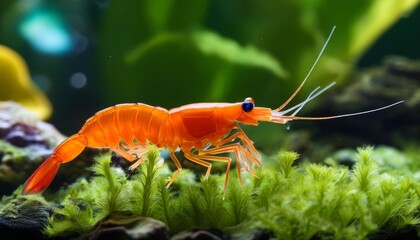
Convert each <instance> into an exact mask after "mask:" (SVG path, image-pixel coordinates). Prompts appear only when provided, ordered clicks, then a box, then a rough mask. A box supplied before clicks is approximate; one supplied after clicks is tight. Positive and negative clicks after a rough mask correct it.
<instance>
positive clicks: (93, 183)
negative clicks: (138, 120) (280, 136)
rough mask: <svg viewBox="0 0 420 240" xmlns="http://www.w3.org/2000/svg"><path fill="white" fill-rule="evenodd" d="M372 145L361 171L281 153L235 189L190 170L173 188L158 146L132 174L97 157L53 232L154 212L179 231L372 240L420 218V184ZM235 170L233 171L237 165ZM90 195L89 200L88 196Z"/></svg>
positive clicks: (362, 154)
mask: <svg viewBox="0 0 420 240" xmlns="http://www.w3.org/2000/svg"><path fill="white" fill-rule="evenodd" d="M372 155H374V156H375V159H377V158H380V155H378V154H377V153H376V152H375V151H374V150H373V149H372V148H370V147H366V148H361V149H358V153H357V157H358V160H357V162H356V164H355V166H354V167H353V170H348V169H347V168H344V167H340V166H337V165H335V166H327V165H321V164H313V163H304V164H301V165H294V164H293V162H294V160H296V159H297V157H298V156H297V154H296V153H293V152H286V151H281V152H280V153H279V154H277V155H276V156H275V157H274V158H273V161H274V162H273V163H272V166H273V167H270V168H268V167H263V168H262V169H261V170H259V171H258V172H257V173H258V175H259V178H254V177H253V176H251V175H249V174H244V175H243V185H240V184H239V181H238V179H237V177H235V174H232V176H231V178H230V181H229V186H228V189H227V192H226V193H224V192H223V180H224V176H223V175H211V176H210V178H209V179H208V181H205V180H203V179H201V183H194V184H191V175H192V173H191V172H189V171H188V170H185V172H184V173H183V174H181V175H180V177H179V179H177V181H175V183H174V185H173V186H171V187H170V188H169V189H168V188H166V182H167V179H168V177H169V176H171V173H170V172H169V171H167V168H166V167H165V165H162V164H160V160H159V154H158V149H156V148H154V147H152V148H151V150H150V151H149V152H148V154H147V156H146V160H145V162H144V163H143V164H142V165H141V166H140V167H139V171H140V173H139V174H137V175H136V176H134V177H131V178H128V177H127V176H126V175H125V174H124V173H123V171H121V170H120V169H118V168H113V167H110V166H109V159H110V156H109V155H103V156H100V157H98V158H96V164H95V166H94V167H93V170H94V172H95V174H96V175H95V176H94V177H92V179H90V180H88V181H86V180H82V181H79V182H78V183H75V184H74V185H72V186H70V187H69V188H68V190H67V195H65V196H64V197H62V199H65V200H62V201H63V202H64V203H62V205H61V207H59V208H57V209H56V210H55V214H54V216H53V217H51V218H50V221H49V225H48V226H47V228H46V233H47V234H48V235H50V236H57V235H63V234H64V235H65V234H69V233H71V232H77V233H80V234H82V233H88V232H89V231H91V230H92V229H93V228H95V226H97V224H99V223H100V222H101V221H103V220H104V219H105V218H106V219H108V220H109V219H112V218H116V217H120V216H121V215H122V214H123V215H129V216H147V217H152V218H156V219H159V220H161V221H163V222H165V223H166V224H167V225H168V226H169V228H170V229H171V230H172V231H175V232H178V231H182V230H186V229H190V228H217V229H221V230H224V231H227V232H232V233H234V232H241V231H242V232H243V231H250V229H256V228H259V229H266V230H268V231H271V232H272V233H273V234H274V235H275V236H276V237H278V238H283V239H289V238H290V239H311V238H314V237H318V238H320V239H324V238H343V239H364V238H367V237H368V236H371V235H372V234H374V233H377V232H378V231H381V230H384V231H387V232H396V231H399V230H401V229H402V228H406V227H409V226H412V227H417V226H418V225H419V223H420V219H419V218H418V215H419V209H420V208H419V207H420V195H419V193H420V184H419V183H417V182H416V180H415V179H414V178H413V177H412V176H411V175H403V174H400V173H396V172H395V170H394V171H388V170H387V168H384V167H381V166H380V165H379V164H377V162H376V160H374V158H373V157H372ZM232 172H233V171H232ZM80 199H83V200H80Z"/></svg>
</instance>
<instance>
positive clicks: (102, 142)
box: [79, 104, 167, 148]
mask: <svg viewBox="0 0 420 240" xmlns="http://www.w3.org/2000/svg"><path fill="white" fill-rule="evenodd" d="M166 116H167V110H165V109H162V108H157V107H152V106H149V105H146V104H120V105H116V106H113V107H109V108H107V109H105V110H102V111H100V112H98V113H96V114H95V115H94V116H93V117H91V118H90V119H89V120H87V121H86V123H85V125H84V126H83V127H82V129H81V130H80V132H79V133H80V134H82V135H84V136H85V137H86V139H87V142H88V147H111V148H116V147H119V146H120V142H121V141H123V142H124V144H125V145H126V147H129V148H130V147H134V145H135V144H145V143H146V142H147V140H149V141H150V142H152V143H154V144H158V139H159V133H160V131H159V129H160V127H161V126H162V125H163V123H164V120H165V118H166ZM162 130H163V129H162ZM134 139H135V143H134Z"/></svg>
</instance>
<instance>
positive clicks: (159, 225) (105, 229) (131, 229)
mask: <svg viewBox="0 0 420 240" xmlns="http://www.w3.org/2000/svg"><path fill="white" fill-rule="evenodd" d="M89 239H91V240H105V239H119V240H120V239H121V240H123V239H127V240H128V239H150V240H152V239H153V240H160V239H162V240H163V239H169V229H168V227H167V226H166V225H165V224H164V223H163V222H161V221H158V220H155V219H152V218H142V217H132V218H129V217H128V218H121V219H112V220H108V221H105V222H103V223H102V224H101V226H100V227H99V228H98V229H96V230H95V231H94V232H93V233H92V234H91V235H90V237H89Z"/></svg>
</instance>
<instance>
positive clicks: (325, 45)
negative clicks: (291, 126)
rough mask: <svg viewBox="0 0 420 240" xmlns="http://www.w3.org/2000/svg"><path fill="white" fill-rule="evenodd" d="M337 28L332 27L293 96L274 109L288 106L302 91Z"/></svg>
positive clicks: (277, 109)
mask: <svg viewBox="0 0 420 240" xmlns="http://www.w3.org/2000/svg"><path fill="white" fill-rule="evenodd" d="M334 30H335V26H334V27H333V28H332V30H331V32H330V35H329V36H328V38H327V40H326V41H325V43H324V46H322V48H321V51H320V52H319V54H318V57H317V58H316V60H315V62H314V64H313V65H312V67H311V69H310V70H309V72H308V74H307V75H306V77H305V78H304V79H303V81H302V83H301V84H300V85H299V87H298V88H297V89H296V90H295V92H294V93H293V94H292V96H290V97H289V99H287V100H286V102H284V103H283V104H282V105H281V106H280V107H278V108H276V109H275V110H274V111H276V112H278V111H280V110H282V109H283V108H285V107H286V106H287V104H289V103H290V101H292V100H293V98H295V96H296V94H298V92H299V91H300V89H301V88H302V87H303V85H305V82H306V80H308V78H309V76H310V75H311V73H312V71H313V70H314V68H315V66H316V64H317V63H318V61H319V59H320V58H321V56H322V54H323V53H324V50H325V48H326V47H327V45H328V42H329V41H330V39H331V37H332V35H333V33H334Z"/></svg>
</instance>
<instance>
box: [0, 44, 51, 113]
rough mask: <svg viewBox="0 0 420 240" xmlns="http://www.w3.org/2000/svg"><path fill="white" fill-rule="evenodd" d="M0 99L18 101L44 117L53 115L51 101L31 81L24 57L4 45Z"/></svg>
mask: <svg viewBox="0 0 420 240" xmlns="http://www.w3.org/2000/svg"><path fill="white" fill-rule="evenodd" d="M0 101H15V102H18V103H20V104H22V105H23V106H25V107H26V108H28V109H30V110H32V111H33V112H35V113H36V114H37V115H39V117H41V118H42V119H46V118H48V117H49V116H50V115H51V103H50V102H49V100H48V99H47V97H46V96H45V95H44V94H43V93H42V92H41V91H40V90H39V89H38V87H37V86H36V85H35V84H34V83H33V82H32V81H31V78H30V75H29V71H28V68H27V66H26V63H25V61H24V60H23V58H22V57H21V56H20V55H19V54H18V53H17V52H15V51H14V50H12V49H10V48H8V47H6V46H4V45H0Z"/></svg>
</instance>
